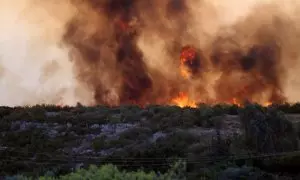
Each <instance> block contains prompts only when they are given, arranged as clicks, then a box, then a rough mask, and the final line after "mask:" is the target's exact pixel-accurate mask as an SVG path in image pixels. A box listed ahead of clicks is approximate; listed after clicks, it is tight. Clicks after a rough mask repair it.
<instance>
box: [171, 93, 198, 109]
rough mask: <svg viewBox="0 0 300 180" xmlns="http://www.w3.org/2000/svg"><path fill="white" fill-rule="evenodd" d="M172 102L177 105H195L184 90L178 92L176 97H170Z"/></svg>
mask: <svg viewBox="0 0 300 180" xmlns="http://www.w3.org/2000/svg"><path fill="white" fill-rule="evenodd" d="M172 103H174V104H176V105H177V106H179V107H197V105H196V102H195V101H193V100H191V99H190V98H189V97H188V94H187V93H185V92H180V93H179V95H178V96H177V97H175V98H174V99H172Z"/></svg>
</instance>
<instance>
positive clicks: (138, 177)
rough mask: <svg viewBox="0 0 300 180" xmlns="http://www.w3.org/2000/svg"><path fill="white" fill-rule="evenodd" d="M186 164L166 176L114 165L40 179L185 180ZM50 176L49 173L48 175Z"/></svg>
mask: <svg viewBox="0 0 300 180" xmlns="http://www.w3.org/2000/svg"><path fill="white" fill-rule="evenodd" d="M185 167H186V166H185V164H184V163H183V162H178V163H175V165H174V166H172V167H171V169H170V171H168V172H167V173H166V174H160V173H155V172H153V171H152V172H144V171H141V170H138V171H136V172H126V171H121V170H119V169H118V168H117V167H116V166H113V165H103V166H101V167H96V166H94V165H91V166H90V167H89V169H87V170H85V169H79V170H77V171H75V172H73V173H70V174H67V175H63V176H59V177H53V175H48V176H47V175H46V176H42V177H39V179H40V180H85V179H89V180H133V179H135V180H153V179H156V180H171V179H172V180H177V179H178V180H179V179H181V180H182V179H184V178H185ZM48 174H49V173H48ZM11 179H13V180H32V179H33V178H29V177H24V176H12V177H6V178H5V180H11Z"/></svg>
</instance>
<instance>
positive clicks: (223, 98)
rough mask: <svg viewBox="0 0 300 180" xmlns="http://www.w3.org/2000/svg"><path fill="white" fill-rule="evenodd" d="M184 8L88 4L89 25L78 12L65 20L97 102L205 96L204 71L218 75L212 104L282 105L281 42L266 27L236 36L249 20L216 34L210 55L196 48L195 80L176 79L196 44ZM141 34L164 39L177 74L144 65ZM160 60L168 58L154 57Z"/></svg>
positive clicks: (108, 1)
mask: <svg viewBox="0 0 300 180" xmlns="http://www.w3.org/2000/svg"><path fill="white" fill-rule="evenodd" d="M74 3H75V2H74ZM77 3H78V2H77ZM187 3H188V1H185V0H168V1H160V0H153V1H139V0H113V1H112V0H102V1H99V0H98V1H97V0H87V1H85V5H87V7H89V8H90V9H92V10H93V11H94V14H93V16H92V17H90V18H91V19H92V20H90V22H86V19H88V18H89V17H85V15H84V14H83V13H81V12H80V11H79V14H78V16H76V17H74V19H73V20H72V22H70V23H69V25H68V28H67V30H66V33H65V36H64V40H65V42H66V43H68V44H69V45H71V46H72V47H73V48H74V54H76V56H75V57H74V58H73V60H74V62H75V64H76V67H77V68H76V72H77V75H78V79H79V80H80V81H81V82H82V83H83V84H85V85H87V86H88V87H89V88H90V89H92V90H93V92H94V98H95V101H96V103H98V104H110V105H118V104H124V103H131V104H132V103H133V104H139V105H145V104H148V103H159V104H168V103H169V102H170V100H171V99H172V97H174V96H176V94H178V93H179V92H180V91H185V90H188V89H189V87H193V88H194V89H195V91H196V93H199V94H201V95H202V98H203V99H206V98H208V97H207V94H208V93H207V92H206V85H205V84H207V83H209V81H210V80H209V79H207V78H206V74H207V73H219V74H220V75H219V77H218V78H217V80H216V81H215V82H214V88H213V90H214V91H215V98H213V99H214V101H215V102H230V101H231V100H232V99H233V98H236V99H237V100H238V101H239V102H243V101H246V100H249V101H257V102H262V100H263V101H271V102H278V103H281V102H284V101H285V100H286V98H285V96H284V94H283V81H284V78H285V74H286V72H285V69H284V67H283V66H282V57H281V55H282V53H281V52H282V47H281V44H280V43H281V42H280V41H281V39H280V38H279V37H278V36H277V33H275V32H274V31H272V29H271V30H270V28H265V29H264V28H262V30H261V32H260V31H257V32H253V33H252V34H253V35H252V37H251V38H249V39H247V40H245V39H240V37H239V36H243V33H244V32H239V31H240V30H241V29H244V26H245V24H247V23H245V21H248V20H247V19H246V20H244V21H242V22H238V23H237V24H236V26H235V27H234V28H235V29H236V34H237V35H233V36H229V37H226V36H223V35H222V36H219V37H216V38H215V40H214V41H213V43H212V44H211V47H210V48H207V47H205V50H207V49H209V51H208V52H203V51H204V50H203V49H201V48H203V47H196V48H197V49H198V50H197V56H196V57H195V59H193V60H190V61H187V62H186V64H185V66H186V67H187V68H189V69H190V71H191V72H192V74H193V75H194V77H193V80H192V81H189V80H185V79H184V78H181V77H180V75H179V74H180V73H179V69H180V68H179V66H180V53H181V51H182V48H183V47H185V46H186V45H187V43H189V42H195V38H194V37H193V35H192V34H190V33H188V27H190V26H192V25H193V24H192V22H191V20H190V19H191V18H190V16H191V14H190V11H189V8H188V6H187ZM75 4H76V3H75ZM81 5H82V4H79V3H78V4H77V6H81ZM79 9H80V8H79ZM80 13H81V14H80ZM207 18H209V17H207ZM283 21H284V20H283ZM249 22H251V18H249ZM93 23H96V24H93ZM91 24H92V25H91ZM89 26H94V31H93V32H89V34H88V35H87V33H86V31H87V30H89V29H90V28H88V27H89ZM270 26H272V27H273V26H282V25H280V23H279V24H278V23H275V24H271V25H270ZM142 33H143V35H148V36H157V37H159V38H161V39H164V41H165V42H167V43H166V45H165V49H166V51H167V53H168V55H167V56H168V57H169V59H170V60H169V63H168V64H169V65H170V66H168V67H174V69H172V70H169V71H173V72H174V71H178V76H176V77H173V76H170V77H169V76H165V74H163V73H162V70H158V69H153V68H151V67H149V66H148V65H147V63H146V62H147V61H148V60H147V59H146V58H145V56H144V54H143V50H142V49H140V47H139V46H138V39H139V37H141V34H142ZM242 41H243V43H244V42H246V43H244V44H242ZM193 46H194V45H193ZM160 58H165V57H160V56H157V59H160ZM171 64H172V66H171ZM160 68H162V69H164V68H166V67H160ZM199 72H201V73H199ZM197 100H199V101H201V99H197Z"/></svg>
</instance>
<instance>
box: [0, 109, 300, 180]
mask: <svg viewBox="0 0 300 180" xmlns="http://www.w3.org/2000/svg"><path fill="white" fill-rule="evenodd" d="M226 111H227V110H226ZM224 112H225V111H224ZM224 112H222V113H220V112H217V111H216V110H213V109H211V108H209V107H202V108H198V109H191V108H179V107H162V106H151V107H148V108H144V109H141V108H139V107H136V106H124V107H118V108H108V107H93V108H91V107H90V108H85V107H75V108H67V107H66V108H55V107H47V108H45V107H41V106H38V107H34V108H14V109H11V108H4V107H3V108H1V109H0V116H1V123H0V133H1V138H0V158H1V159H2V160H1V161H0V166H1V167H2V168H1V171H0V173H1V175H12V174H16V173H20V171H21V173H26V172H31V173H32V171H34V172H35V173H37V174H41V173H45V171H48V170H49V169H51V171H56V172H57V173H64V172H68V171H70V170H71V169H74V168H78V167H85V166H87V165H88V164H103V163H106V162H110V163H111V162H112V163H115V164H128V163H129V164H130V166H131V167H134V166H137V167H138V166H139V167H140V166H143V167H145V168H146V169H147V165H149V168H151V169H153V167H154V168H157V169H159V170H160V171H163V170H164V169H167V168H169V163H170V162H171V161H172V160H174V159H182V160H184V161H187V162H188V161H191V162H192V161H193V162H194V161H196V160H197V158H198V159H199V158H200V159H201V158H202V159H203V157H210V156H212V155H213V152H214V147H215V146H214V144H213V143H214V140H215V139H216V138H217V137H218V134H219V135H220V136H221V137H222V140H224V141H226V140H230V142H231V144H229V145H228V147H227V149H226V151H228V149H229V150H230V151H231V152H238V153H243V152H246V151H247V150H246V149H242V148H240V147H239V138H240V137H241V135H242V133H243V128H242V125H241V122H240V120H239V116H238V115H237V111H236V110H234V109H233V110H231V111H227V113H224ZM230 114H231V115H230ZM289 116H290V119H292V121H294V122H297V121H298V119H300V118H299V115H289ZM199 154H201V156H199ZM195 156H197V157H195ZM149 159H150V160H151V161H149ZM45 162H46V163H45ZM155 163H156V164H158V166H157V167H155V166H153V164H155ZM12 167H13V168H12ZM200 169H202V168H200ZM229 171H230V172H229ZM240 171H241V172H240ZM246 172H248V173H250V172H254V170H253V169H251V168H250V169H249V168H248V167H246V166H245V167H242V168H231V169H225V170H224V172H223V174H220V176H221V175H222V176H224V177H225V176H227V175H228V174H230V173H231V174H234V173H236V174H239V173H242V174H243V173H246ZM224 173H225V174H224ZM252 175H255V173H252ZM223 179H224V178H223ZM229 179H230V177H229Z"/></svg>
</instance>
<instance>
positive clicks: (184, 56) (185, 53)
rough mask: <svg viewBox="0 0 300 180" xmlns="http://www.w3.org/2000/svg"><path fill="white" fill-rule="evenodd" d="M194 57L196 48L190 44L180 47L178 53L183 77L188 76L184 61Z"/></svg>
mask: <svg viewBox="0 0 300 180" xmlns="http://www.w3.org/2000/svg"><path fill="white" fill-rule="evenodd" d="M195 57H196V49H195V48H193V47H191V46H186V47H184V48H183V49H182V51H181V54H180V73H181V76H183V77H184V78H188V77H189V76H190V73H189V70H188V69H187V68H186V67H185V63H186V62H189V61H193V60H194V59H195Z"/></svg>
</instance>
